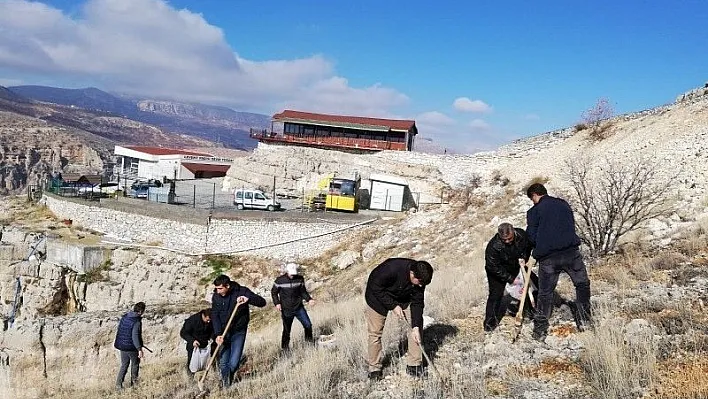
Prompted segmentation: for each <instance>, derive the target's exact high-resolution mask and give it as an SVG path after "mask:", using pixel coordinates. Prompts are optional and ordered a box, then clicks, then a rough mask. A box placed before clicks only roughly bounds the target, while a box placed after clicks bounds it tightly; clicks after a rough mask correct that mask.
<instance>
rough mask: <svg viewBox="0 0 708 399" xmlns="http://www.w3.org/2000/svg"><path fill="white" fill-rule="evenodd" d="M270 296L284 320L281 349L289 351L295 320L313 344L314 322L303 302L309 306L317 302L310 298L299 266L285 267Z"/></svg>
mask: <svg viewBox="0 0 708 399" xmlns="http://www.w3.org/2000/svg"><path fill="white" fill-rule="evenodd" d="M270 294H271V296H272V297H273V304H275V307H276V308H277V309H278V310H279V311H280V313H281V318H282V319H283V335H282V337H281V339H280V348H281V349H282V350H283V351H287V350H288V348H289V346H290V329H291V328H292V325H293V319H295V318H297V319H298V321H299V322H300V324H302V328H304V329H305V340H306V341H308V342H313V341H314V339H313V338H312V322H311V321H310V317H309V316H308V315H307V310H305V306H303V304H302V301H303V300H304V301H305V302H307V304H308V305H313V304H314V303H315V301H314V299H312V297H311V296H310V293H308V292H307V288H306V287H305V279H304V278H303V277H302V276H301V275H299V274H297V265H296V264H295V263H288V264H286V265H285V273H284V274H282V275H281V276H279V277H278V278H276V279H275V283H274V284H273V288H271V290H270Z"/></svg>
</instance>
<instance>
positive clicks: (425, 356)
mask: <svg viewBox="0 0 708 399" xmlns="http://www.w3.org/2000/svg"><path fill="white" fill-rule="evenodd" d="M403 319H404V320H405V321H406V324H409V325H410V323H409V322H408V317H406V314H405V313H404V314H403ZM418 332H419V337H420V338H421V340H422V338H423V334H422V332H421V331H420V329H419V331H418ZM417 344H418V347H419V348H420V352H421V353H422V354H423V357H424V358H425V361H426V362H428V364H429V365H430V367H432V368H433V372H435V376H436V377H437V378H438V380H439V381H440V382H441V383H442V382H443V380H442V375H441V374H440V372H439V371H438V368H437V367H435V364H434V363H433V361H432V360H430V357H429V356H428V354H427V353H426V352H425V349H424V348H423V343H422V342H417Z"/></svg>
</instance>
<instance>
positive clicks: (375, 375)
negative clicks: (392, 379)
mask: <svg viewBox="0 0 708 399" xmlns="http://www.w3.org/2000/svg"><path fill="white" fill-rule="evenodd" d="M382 378H383V373H381V370H376V371H369V379H370V380H372V381H378V380H380V379H382Z"/></svg>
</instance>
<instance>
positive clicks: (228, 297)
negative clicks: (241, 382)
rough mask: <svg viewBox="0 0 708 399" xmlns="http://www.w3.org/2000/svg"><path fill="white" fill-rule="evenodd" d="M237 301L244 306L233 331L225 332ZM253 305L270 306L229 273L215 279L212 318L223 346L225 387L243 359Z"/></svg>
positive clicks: (216, 339) (233, 323)
mask: <svg viewBox="0 0 708 399" xmlns="http://www.w3.org/2000/svg"><path fill="white" fill-rule="evenodd" d="M237 304H240V306H239V308H238V310H237V311H236V314H235V315H234V319H233V321H232V322H231V326H230V327H229V331H224V330H225V328H226V324H228V321H229V317H231V313H232V312H233V311H234V309H235V308H236V306H237ZM249 305H253V306H258V307H259V308H262V307H264V306H265V305H266V300H265V299H264V298H263V297H262V296H260V295H258V294H255V293H254V292H253V291H251V290H249V289H248V288H246V287H244V286H241V285H239V284H238V283H237V282H235V281H231V279H230V278H229V276H226V275H223V274H222V275H220V276H218V277H217V278H216V279H214V294H213V295H212V297H211V321H212V324H213V327H214V336H215V337H216V338H215V341H216V343H217V344H220V345H222V346H221V355H220V356H219V366H220V368H221V384H222V387H223V388H228V387H229V386H231V382H232V379H233V376H234V374H235V373H236V370H238V366H239V364H240V362H241V355H242V354H243V347H244V345H245V343H246V332H247V330H248V322H249V321H250V319H251V316H250V314H251V313H250V308H249Z"/></svg>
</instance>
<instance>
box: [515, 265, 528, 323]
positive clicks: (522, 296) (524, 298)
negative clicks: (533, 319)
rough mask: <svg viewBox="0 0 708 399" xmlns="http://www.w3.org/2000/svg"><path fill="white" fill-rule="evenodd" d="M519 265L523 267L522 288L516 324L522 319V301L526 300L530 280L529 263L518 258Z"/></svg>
mask: <svg viewBox="0 0 708 399" xmlns="http://www.w3.org/2000/svg"><path fill="white" fill-rule="evenodd" d="M519 265H520V266H521V267H525V268H526V269H525V270H524V288H523V289H522V290H521V299H520V300H519V310H518V311H517V312H516V325H517V326H520V325H521V323H522V322H523V320H524V303H525V302H526V293H527V292H528V290H529V282H530V281H531V265H528V264H526V262H523V261H521V260H519Z"/></svg>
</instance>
